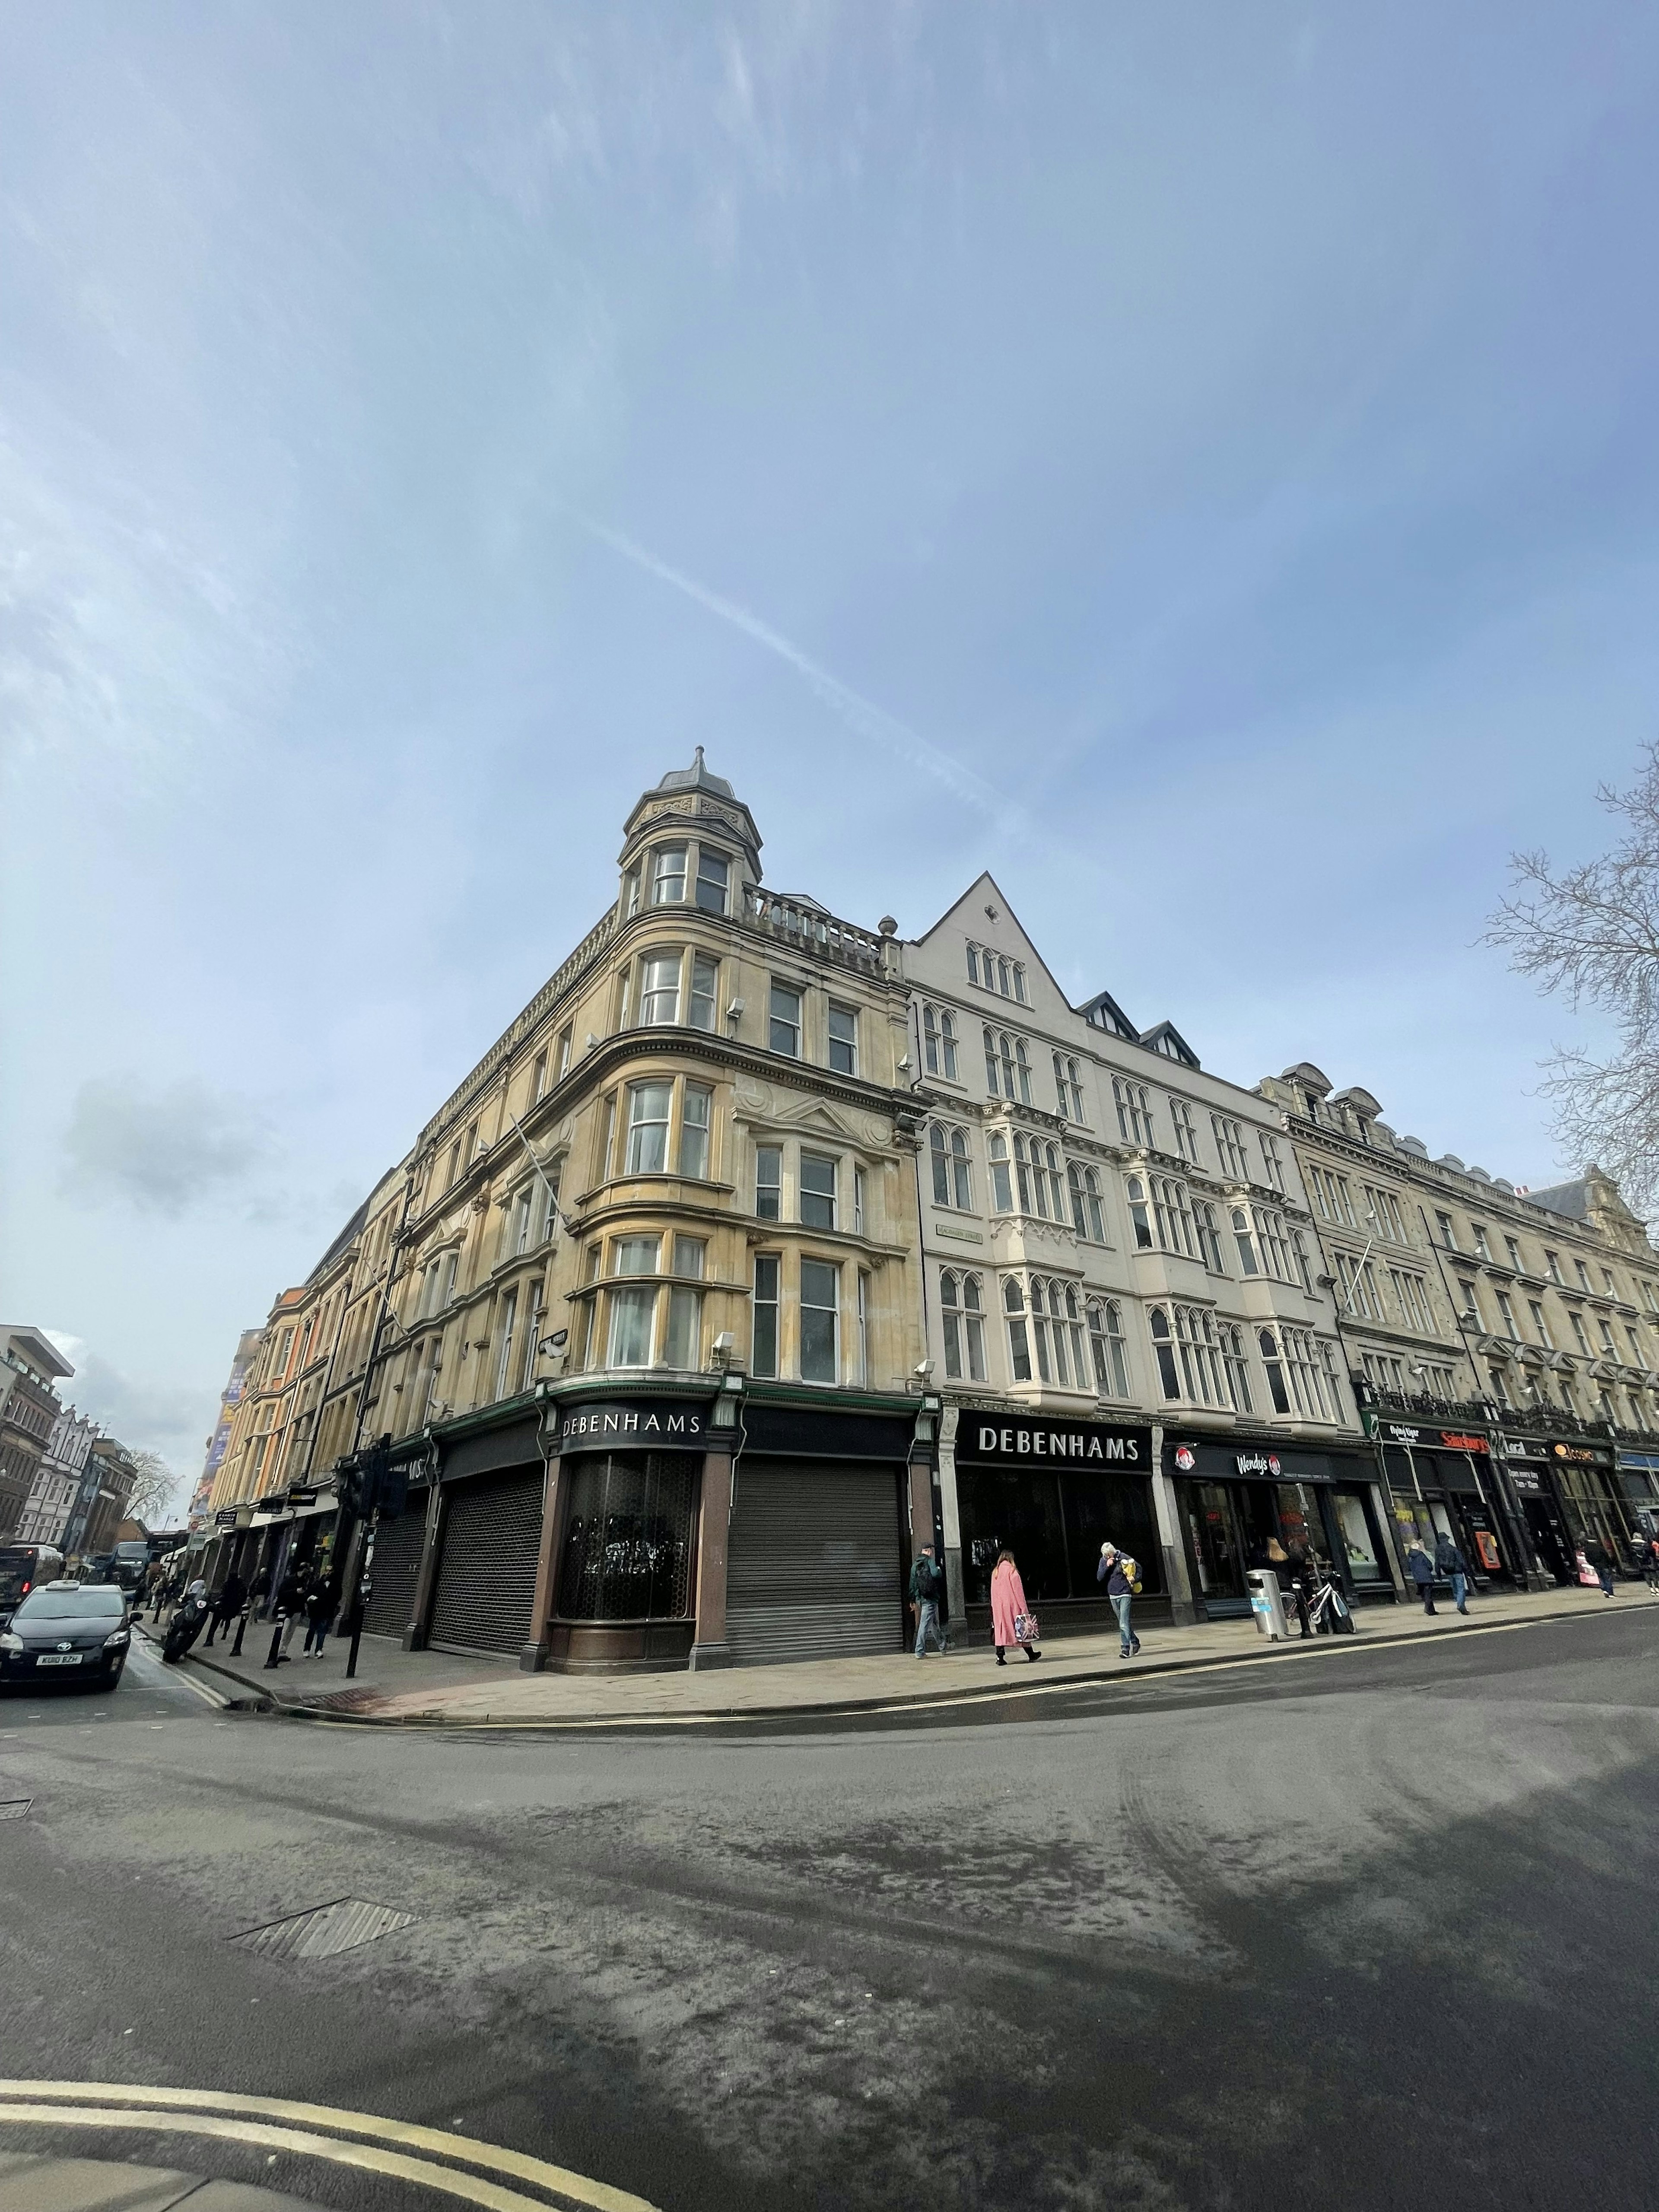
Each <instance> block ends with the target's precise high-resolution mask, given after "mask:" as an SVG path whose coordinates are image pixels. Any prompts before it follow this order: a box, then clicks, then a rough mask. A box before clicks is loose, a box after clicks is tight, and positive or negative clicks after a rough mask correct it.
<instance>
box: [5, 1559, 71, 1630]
mask: <svg viewBox="0 0 1659 2212" xmlns="http://www.w3.org/2000/svg"><path fill="white" fill-rule="evenodd" d="M63 1572H64V1555H63V1553H61V1552H59V1551H58V1550H56V1549H54V1547H52V1545H50V1544H0V1628H5V1627H8V1626H9V1625H10V1622H11V1617H12V1615H13V1613H15V1612H16V1610H17V1608H18V1607H19V1606H20V1605H21V1603H22V1601H23V1600H24V1599H25V1598H26V1597H27V1595H28V1594H29V1592H30V1591H31V1590H32V1589H33V1588H34V1586H35V1584H36V1583H55V1582H58V1581H60V1580H61V1579H62V1577H63Z"/></svg>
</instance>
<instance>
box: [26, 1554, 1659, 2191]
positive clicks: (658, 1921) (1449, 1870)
mask: <svg viewBox="0 0 1659 2212" xmlns="http://www.w3.org/2000/svg"><path fill="white" fill-rule="evenodd" d="M1569 1595H1571V1594H1569ZM1528 1624H1529V1625H1528V1626H1519V1625H1517V1624H1516V1622H1514V1621H1512V1620H1511V1621H1502V1620H1495V1619H1493V1618H1492V1615H1491V1614H1490V1613H1489V1614H1488V1615H1487V1618H1486V1620H1485V1621H1484V1622H1481V1623H1480V1626H1476V1627H1473V1628H1471V1627H1466V1626H1464V1625H1463V1624H1461V1623H1458V1624H1455V1626H1453V1627H1452V1629H1451V1630H1450V1632H1436V1633H1423V1632H1418V1633H1416V1634H1414V1635H1411V1636H1407V1637H1404V1638H1401V1639H1400V1640H1398V1641H1395V1642H1391V1643H1388V1642H1383V1641H1382V1640H1380V1639H1376V1638H1370V1637H1368V1636H1364V1635H1362V1636H1360V1637H1356V1638H1345V1639H1343V1640H1342V1641H1341V1642H1340V1643H1335V1644H1328V1643H1321V1644H1318V1645H1316V1646H1315V1647H1313V1648H1312V1649H1311V1650H1304V1649H1303V1648H1302V1647H1297V1648H1296V1650H1294V1651H1293V1652H1292V1654H1291V1656H1290V1657H1289V1658H1288V1659H1286V1660H1284V1661H1280V1660H1277V1659H1274V1658H1272V1657H1269V1658H1267V1659H1260V1658H1253V1659H1247V1660H1245V1661H1244V1662H1243V1663H1233V1662H1228V1661H1226V1660H1225V1659H1224V1660H1223V1661H1221V1662H1206V1663H1205V1664H1203V1665H1201V1666H1195V1667H1192V1668H1182V1669H1177V1670H1173V1671H1167V1672H1164V1673H1161V1674H1158V1673H1142V1674H1139V1675H1115V1676H1112V1677H1110V1678H1109V1679H1094V1680H1089V1679H1078V1680H1072V1681H1069V1682H1066V1683H1063V1684H1061V1685H1060V1686H1054V1685H1052V1684H1051V1683H1050V1682H1049V1681H1048V1680H1044V1678H1043V1669H1042V1667H1040V1666H1039V1667H1031V1668H1026V1669H1025V1670H1024V1672H1023V1673H1022V1674H1019V1675H1018V1676H1017V1677H1016V1681H1017V1684H1018V1688H1017V1690H1016V1691H1014V1692H1013V1693H1012V1694H1010V1695H1008V1696H1006V1697H1005V1698H1001V1699H997V1700H995V1701H993V1702H991V1703H986V1702H984V1701H976V1700H973V1699H961V1698H958V1699H949V1700H946V1701H945V1702H943V1703H942V1704H939V1705H936V1706H934V1707H932V1708H916V1707H914V1706H908V1705H898V1704H892V1705H887V1706H885V1707H883V1708H872V1707H865V1708H862V1709H860V1710H859V1711H855V1712H851V1713H848V1714H846V1715H842V1716H836V1715H827V1714H823V1713H822V1712H811V1711H801V1712H799V1713H798V1714H796V1715H794V1716H793V1717H777V1716H775V1715H768V1714H766V1713H760V1714H757V1715H752V1716H750V1717H747V1718H733V1719H732V1720H730V1721H729V1722H727V1723H726V1724H725V1725H724V1726H723V1727H722V1728H721V1729H719V1730H712V1729H710V1730H702V1731H697V1730H690V1729H674V1730H661V1731H658V1732H655V1733H653V1732H650V1731H647V1730H644V1729H617V1728H612V1729H609V1730H592V1731H589V1732H586V1733H577V1732H568V1733H559V1734H543V1735H536V1734H532V1733H527V1732H521V1731H518V1730H507V1731H502V1732H501V1733H495V1732H492V1731H490V1730H489V1729H459V1728H458V1729H453V1730H452V1729H444V1730H432V1729H427V1730H420V1729H395V1728H386V1729H362V1728H360V1727H330V1728H319V1727H289V1728H278V1727H276V1726H273V1725H272V1724H271V1723H270V1722H269V1721H268V1720H265V1719H263V1718H261V1717H259V1716H258V1715H256V1714H252V1713H244V1712H238V1711H234V1710H230V1709H228V1708H227V1707H225V1706H223V1705H217V1704H216V1703H212V1702H210V1699H212V1698H213V1697H215V1696H216V1694H218V1692H216V1691H215V1689H214V1687H213V1684H212V1681H211V1679H210V1678H208V1677H206V1676H201V1677H199V1678H196V1677H195V1670H193V1669H185V1670H181V1669H178V1668H163V1667H162V1666H161V1664H160V1662H159V1661H158V1660H157V1659H156V1657H155V1654H154V1653H153V1652H151V1651H149V1650H145V1649H144V1648H143V1647H142V1646H139V1647H137V1648H136V1649H135V1651H134V1654H133V1656H132V1658H131V1661H130V1662H129V1666H128V1670H127V1675H126V1679H125V1681H124V1682H123V1684H122V1685H121V1686H120V1688H119V1689H118V1691H116V1692H112V1693H107V1692H95V1693H94V1692H86V1691H83V1690H82V1689H80V1688H79V1686H74V1687H70V1686H53V1687H52V1689H50V1690H46V1691H40V1692H33V1693H32V1694H25V1695H24V1696H22V1697H17V1698H7V1699H4V1700H0V1806H3V1807H16V1806H21V1807H22V1808H23V1809H22V1810H21V1812H19V1813H17V1814H15V1816H13V1817H9V1818H8V1819H7V1820H6V1822H5V1825H3V1826H0V1985H3V1987H4V1989H5V1990H6V2002H5V2003H4V2005H3V2006H0V2151H3V2152H4V2154H6V2155H8V2156H9V2157H20V2158H31V2159H34V2160H41V2161H64V2160H82V2159H84V2160H95V2161H106V2162H108V2163H109V2164H111V2165H113V2166H135V2167H138V2168H140V2169H142V2170H143V2174H144V2176H145V2177H159V2179H155V2182H154V2186H155V2188H157V2189H161V2190H165V2189H166V2188H167V2187H171V2186H173V2182H172V2180H171V2179H170V2177H172V2176H174V2175H176V2174H179V2173H182V2174H184V2175H185V2177H186V2178H187V2179H200V2181H201V2182H202V2184H203V2186H204V2188H205V2186H206V2185H207V2184H208V2183H209V2182H211V2183H214V2184H216V2185H217V2184H225V2185H229V2184H233V2183H234V2184H236V2185H240V2186H243V2187H246V2188H253V2189H260V2190H266V2191H276V2192H277V2193H278V2195H279V2197H288V2198H289V2199H290V2200H296V2201H297V2202H299V2203H303V2204H305V2205H307V2206H313V2207H327V2208H331V2212H440V2208H446V2212H453V2207H454V2205H455V2204H456V2203H466V2204H471V2205H485V2206H491V2207H497V2208H499V2207H503V2206H505V2207H507V2208H509V2212H522V2208H523V2207H525V2206H526V2205H539V2206H541V2207H543V2208H544V2212H545V2209H546V2208H555V2207H556V2208H558V2212H580V2208H599V2207H604V2208H607V2212H615V2208H618V2207H622V2208H626V2212H644V2208H650V2207H654V2208H658V2212H912V2208H914V2207H915V2206H918V2205H926V2206H927V2207H928V2208H929V2212H1096V2208H1105V2207H1109V2208H1110V2212H1267V2208H1269V2207H1271V2208H1273V2212H1279V2208H1286V2212H1302V2208H1304V2207H1305V2208H1308V2212H1313V2208H1316V2207H1317V2208H1319V2212H1329V2208H1330V2207H1333V2206H1338V2207H1340V2208H1342V2212H1398V2208H1399V2207H1400V2206H1401V2205H1406V2204H1409V2205H1411V2206H1412V2207H1413V2212H1555V2208H1557V2207H1559V2208H1562V2209H1563V2212H1566V2208H1577V2206H1579V2205H1582V2204H1584V2203H1608V2204H1616V2205H1620V2206H1624V2205H1631V2206H1635V2205H1638V2204H1644V2203H1651V2202H1653V2201H1654V2192H1653V2178H1652V2177H1653V2156H1652V2143H1653V2129H1652V2124H1651V2121H1650V2117H1649V2116H1650V2110H1651V2102H1652V2063H1651V2052H1652V1996H1651V1993H1652V1990H1653V1988H1654V1986H1655V1983H1656V1978H1659V1929H1656V1923H1655V1916H1654V1914H1653V1911H1652V1903H1651V1900H1652V1898H1653V1895H1654V1893H1655V1888H1656V1884H1659V1606H1656V1605H1655V1604H1653V1603H1652V1602H1651V1601H1638V1600H1636V1599H1634V1598H1632V1599H1626V1600H1620V1601H1615V1602H1613V1603H1609V1602H1607V1601H1601V1603H1600V1609H1599V1610H1598V1609H1597V1607H1596V1606H1595V1604H1593V1603H1589V1604H1580V1605H1579V1606H1578V1607H1577V1608H1576V1609H1575V1610H1573V1611H1571V1612H1565V1611H1558V1612H1557V1613H1554V1614H1553V1615H1552V1614H1551V1613H1547V1611H1544V1610H1542V1609H1536V1608H1535V1609H1534V1611H1532V1612H1531V1613H1529V1615H1528ZM1431 1626H1432V1624H1431ZM1247 1648H1248V1647H1247ZM928 1663H929V1664H931V1663H932V1662H928ZM757 1671H758V1670H757ZM918 1671H919V1672H921V1671H924V1670H923V1669H919V1670H918ZM943 1671H944V1670H943V1669H942V1668H941V1669H940V1672H941V1674H942V1673H943ZM288 1672H289V1669H287V1668H284V1669H283V1674H284V1675H286V1674H288ZM229 1687H230V1686H229V1685H228V1684H221V1685H220V1686H219V1689H220V1690H221V1691H225V1690H228V1689H229ZM330 1929H333V1930H335V1931H336V1935H335V1936H334V1937H331V1938H330V1939H329V1940H326V1941H321V1942H313V1941H312V1940H311V1936H312V1934H313V1933H315V1932H316V1931H319V1930H320V1931H323V1932H324V1934H325V1935H326V1932H327V1931H328V1930H330ZM296 1931H307V1932H306V1933H304V1934H303V1935H301V1934H296ZM37 2170H38V2171H40V2172H42V2173H46V2172H49V2171H50V2170H51V2169H49V2168H48V2167H47V2166H46V2165H42V2166H40V2168H38V2169H37ZM129 2178H130V2177H129ZM150 2185H151V2181H150V2180H149V2179H144V2180H143V2181H142V2182H134V2183H133V2186H134V2187H135V2188H137V2187H140V2186H145V2187H148V2186H150ZM92 2201H93V2203H95V2204H98V2206H99V2212H105V2204H106V2200H105V2201H104V2202H101V2203H100V2200H98V2199H96V2198H94V2199H93V2200H92ZM144 2201H145V2200H144V2199H143V2197H140V2198H138V2199H137V2202H138V2203H144ZM190 2201H191V2200H190V2198H189V2197H188V2196H186V2197H185V2198H184V2199H183V2202H184V2203H186V2204H188V2203H190ZM71 2202H72V2200H71ZM166 2202H167V2199H166V2197H165V2195H163V2196H162V2197H161V2203H166ZM30 2212H35V2208H33V2207H31V2208H30ZM65 2212H68V2208H65ZM76 2212H79V2209H78V2208H76ZM111 2212H112V2208H111ZM203 2212H209V2208H203ZM210 2212H219V2207H218V2206H217V2205H216V2204H214V2203H212V2200H210Z"/></svg>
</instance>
